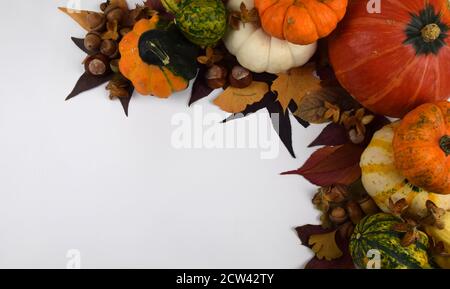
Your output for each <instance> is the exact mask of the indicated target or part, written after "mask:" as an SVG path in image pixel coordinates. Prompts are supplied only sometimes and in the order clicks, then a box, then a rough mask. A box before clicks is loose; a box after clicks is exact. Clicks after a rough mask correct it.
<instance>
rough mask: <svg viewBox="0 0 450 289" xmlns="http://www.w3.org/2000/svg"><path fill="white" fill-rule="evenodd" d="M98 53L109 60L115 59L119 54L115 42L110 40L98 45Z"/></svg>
mask: <svg viewBox="0 0 450 289" xmlns="http://www.w3.org/2000/svg"><path fill="white" fill-rule="evenodd" d="M100 52H101V53H102V54H104V55H106V56H109V57H110V58H115V57H116V56H118V54H119V48H118V46H117V42H116V41H114V40H111V39H107V40H103V41H102V44H101V45H100Z"/></svg>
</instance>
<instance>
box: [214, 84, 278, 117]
mask: <svg viewBox="0 0 450 289" xmlns="http://www.w3.org/2000/svg"><path fill="white" fill-rule="evenodd" d="M268 91H269V86H268V85H267V83H265V82H259V81H253V82H252V84H251V85H250V86H248V87H246V88H235V87H232V86H229V87H228V88H227V89H225V91H224V92H223V93H222V94H220V95H219V96H218V97H217V98H216V99H215V100H214V104H215V105H217V106H218V107H220V108H221V109H222V110H223V111H226V112H230V113H239V112H242V111H244V110H245V108H246V107H247V106H249V105H252V104H254V103H256V102H258V101H260V100H261V99H262V98H263V97H264V95H265V94H266V93H267V92H268Z"/></svg>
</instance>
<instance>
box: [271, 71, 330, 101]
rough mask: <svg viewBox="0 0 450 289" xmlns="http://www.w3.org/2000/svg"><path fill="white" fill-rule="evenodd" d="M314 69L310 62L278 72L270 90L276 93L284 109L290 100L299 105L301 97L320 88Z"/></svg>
mask: <svg viewBox="0 0 450 289" xmlns="http://www.w3.org/2000/svg"><path fill="white" fill-rule="evenodd" d="M314 70H315V65H314V64H313V63H310V64H307V65H305V66H303V67H297V68H293V69H291V70H289V71H288V72H286V73H280V74H278V78H277V79H276V80H275V81H274V82H273V84H272V87H271V90H272V91H273V92H276V93H277V94H278V101H279V102H280V104H281V106H282V107H283V109H284V110H287V108H288V107H289V103H290V102H291V101H294V102H295V103H296V104H297V107H299V106H300V101H301V100H302V99H303V97H305V96H306V95H308V94H310V93H312V92H314V91H316V90H319V89H320V88H321V86H320V79H319V78H318V77H316V76H315V75H314Z"/></svg>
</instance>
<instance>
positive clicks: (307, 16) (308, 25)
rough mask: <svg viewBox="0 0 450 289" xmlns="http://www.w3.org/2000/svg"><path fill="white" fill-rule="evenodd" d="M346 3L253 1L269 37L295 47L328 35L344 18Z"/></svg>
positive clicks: (332, 0)
mask: <svg viewBox="0 0 450 289" xmlns="http://www.w3.org/2000/svg"><path fill="white" fill-rule="evenodd" d="M347 1H348V0H255V7H256V9H257V10H258V13H259V16H260V18H261V26H262V28H263V29H264V31H266V32H267V33H268V34H270V35H272V36H274V37H277V38H280V39H286V40H287V41H289V42H291V43H295V44H301V45H306V44H311V43H314V42H316V41H317V40H318V39H319V38H322V37H325V36H328V35H329V34H330V33H331V32H332V31H333V30H334V29H335V28H336V25H337V23H338V22H339V21H341V20H342V18H343V17H344V15H345V11H346V8H347Z"/></svg>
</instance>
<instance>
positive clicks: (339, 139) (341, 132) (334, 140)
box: [309, 122, 349, 147]
mask: <svg viewBox="0 0 450 289" xmlns="http://www.w3.org/2000/svg"><path fill="white" fill-rule="evenodd" d="M348 140H349V139H348V134H347V131H346V130H345V127H344V126H343V125H340V124H337V123H334V122H332V123H330V124H329V125H327V126H326V127H325V128H324V129H323V131H322V132H321V133H320V134H319V136H318V137H317V138H316V139H315V140H314V141H313V142H312V143H311V144H310V145H309V147H314V146H324V145H325V146H337V145H343V144H345V143H347V142H348Z"/></svg>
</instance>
